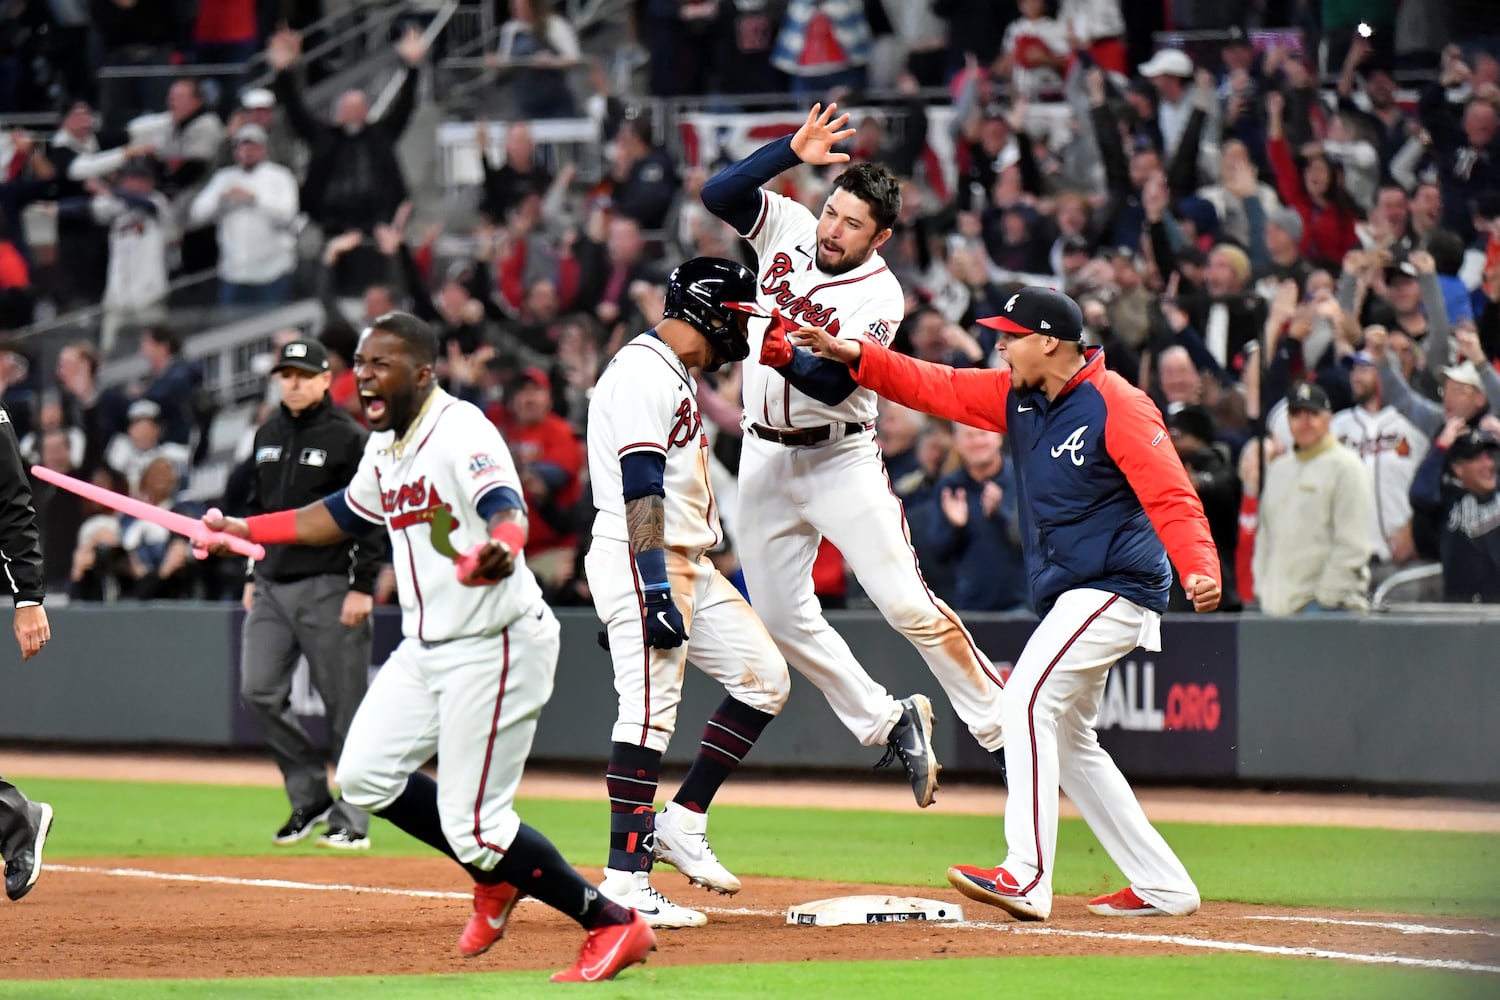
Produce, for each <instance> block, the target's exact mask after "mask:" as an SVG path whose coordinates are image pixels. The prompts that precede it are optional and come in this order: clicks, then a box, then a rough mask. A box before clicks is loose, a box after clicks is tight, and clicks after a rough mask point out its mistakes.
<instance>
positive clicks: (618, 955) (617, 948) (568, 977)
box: [552, 910, 656, 983]
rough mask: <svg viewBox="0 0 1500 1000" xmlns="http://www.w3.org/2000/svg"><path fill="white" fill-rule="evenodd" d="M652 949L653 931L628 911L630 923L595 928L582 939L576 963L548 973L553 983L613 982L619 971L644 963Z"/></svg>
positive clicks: (637, 916)
mask: <svg viewBox="0 0 1500 1000" xmlns="http://www.w3.org/2000/svg"><path fill="white" fill-rule="evenodd" d="M655 950H656V932H655V931H653V930H652V929H651V925H650V924H648V923H646V918H645V917H643V916H641V915H640V914H639V913H637V912H635V911H634V910H632V911H631V912H630V923H628V924H610V925H609V926H607V927H595V928H594V929H593V930H591V931H589V936H588V937H586V938H584V940H583V947H582V948H580V949H579V951H578V961H577V962H575V963H573V967H572V968H570V969H564V970H562V971H561V972H554V973H553V974H552V981H553V982H554V983H597V982H601V981H603V980H605V979H613V978H614V977H615V976H616V975H618V974H619V973H620V970H621V969H628V968H629V967H630V966H632V965H635V964H636V963H638V962H640V963H643V962H645V961H646V956H647V955H649V954H651V953H652V952H653V951H655Z"/></svg>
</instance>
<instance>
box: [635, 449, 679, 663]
mask: <svg viewBox="0 0 1500 1000" xmlns="http://www.w3.org/2000/svg"><path fill="white" fill-rule="evenodd" d="M666 466H667V460H666V457H665V456H664V455H661V454H659V453H657V452H653V451H637V452H632V453H631V454H629V455H626V456H625V457H624V458H622V459H620V479H621V483H622V485H623V487H624V491H623V492H624V496H625V525H626V530H627V531H628V532H629V534H630V554H631V556H632V557H634V559H635V570H636V577H637V579H638V580H639V586H640V593H641V625H642V630H643V632H644V640H645V643H646V645H648V646H651V647H653V648H656V649H673V648H675V647H677V646H680V645H682V643H683V642H684V641H685V640H686V639H687V627H686V625H685V624H684V623H683V620H682V612H680V611H679V610H678V609H677V605H676V603H675V602H674V601H673V600H672V584H671V581H669V580H668V579H667V553H666V549H665V545H666V490H665V489H664V487H663V486H662V477H663V476H664V474H665V472H666Z"/></svg>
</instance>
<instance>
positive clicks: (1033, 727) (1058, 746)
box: [1004, 588, 1199, 914]
mask: <svg viewBox="0 0 1500 1000" xmlns="http://www.w3.org/2000/svg"><path fill="white" fill-rule="evenodd" d="M1137 646H1143V647H1145V648H1146V649H1149V650H1153V651H1156V650H1160V649H1161V616H1160V615H1158V614H1157V613H1156V612H1154V611H1150V610H1148V609H1146V608H1143V607H1141V606H1140V605H1139V604H1135V603H1133V602H1131V601H1127V600H1126V599H1125V598H1123V597H1120V596H1119V595H1118V594H1111V593H1108V592H1106V591H1103V590H1094V589H1090V588H1080V589H1077V590H1069V591H1067V592H1065V593H1064V594H1063V595H1062V596H1061V597H1059V598H1058V599H1057V603H1056V604H1054V605H1053V606H1052V610H1051V611H1049V612H1047V616H1046V617H1045V618H1043V619H1042V622H1041V624H1040V625H1038V626H1037V629H1036V631H1035V632H1033V633H1032V634H1031V638H1030V639H1029V640H1028V641H1027V643H1026V648H1025V650H1023V651H1022V653H1021V658H1020V659H1019V660H1018V661H1017V662H1016V666H1015V669H1014V670H1012V671H1011V675H1010V679H1009V680H1008V681H1007V683H1006V686H1005V699H1004V701H1005V731H1006V733H1007V734H1008V736H1009V737H1010V738H1009V739H1008V740H1007V741H1006V744H1005V773H1006V778H1007V781H1008V783H1009V785H1010V795H1009V799H1008V800H1007V801H1006V804H1005V843H1006V850H1007V853H1006V857H1005V864H1004V867H1005V870H1006V871H1008V872H1010V874H1011V875H1012V876H1013V877H1014V878H1015V879H1016V882H1017V883H1018V884H1019V885H1020V886H1021V887H1022V890H1023V894H1024V895H1025V896H1026V897H1027V899H1028V900H1030V901H1031V902H1032V903H1034V904H1035V905H1036V906H1037V908H1038V909H1040V910H1041V911H1042V912H1043V913H1048V912H1050V911H1051V909H1052V872H1053V869H1054V867H1055V859H1056V853H1057V793H1058V787H1059V785H1060V786H1061V788H1062V790H1063V791H1064V792H1066V793H1067V794H1068V798H1069V799H1070V800H1072V802H1073V804H1074V805H1076V806H1077V807H1078V811H1079V812H1080V813H1081V814H1082V815H1083V819H1084V821H1085V822H1086V823H1088V825H1089V829H1091V830H1093V831H1094V835H1095V836H1096V837H1098V838H1099V843H1100V844H1101V845H1103V847H1104V850H1105V852H1106V853H1108V854H1109V857H1110V859H1111V860H1112V861H1114V863H1115V864H1116V865H1118V866H1119V867H1120V871H1121V872H1123V873H1124V874H1125V877H1126V878H1128V879H1129V880H1130V884H1131V886H1132V887H1133V888H1134V889H1135V891H1136V893H1137V894H1138V895H1139V896H1140V897H1141V898H1142V899H1143V900H1145V901H1146V902H1148V903H1150V904H1151V905H1153V906H1155V907H1157V908H1158V909H1161V910H1165V911H1166V912H1167V913H1173V914H1183V913H1191V912H1193V911H1194V910H1196V909H1197V908H1198V904H1199V899H1198V889H1197V887H1196V886H1195V885H1194V884H1193V880H1192V879H1191V878H1190V877H1189V876H1188V873H1187V869H1186V868H1184V867H1183V865H1182V862H1181V861H1179V860H1178V859H1177V855H1176V854H1173V853H1172V849H1171V848H1170V847H1168V846H1167V842H1166V841H1165V840H1164V839H1162V835H1161V834H1160V833H1158V832H1157V831H1156V828H1155V827H1153V826H1152V825H1151V822H1150V820H1148V819H1146V814H1145V812H1144V811H1143V810H1142V809H1141V804H1140V803H1139V802H1137V801H1136V798H1135V793H1134V792H1132V791H1131V790H1130V785H1129V783H1128V782H1126V780H1125V776H1124V775H1123V774H1121V773H1120V769H1119V768H1118V767H1116V766H1115V762H1114V760H1113V759H1112V758H1111V757H1110V756H1109V754H1108V753H1107V752H1105V750H1104V748H1103V747H1101V746H1100V745H1099V737H1098V734H1096V733H1095V732H1094V722H1095V720H1096V719H1098V717H1099V703H1100V701H1101V699H1103V697H1104V689H1105V683H1106V681H1107V680H1108V678H1109V668H1110V667H1111V666H1113V665H1114V663H1115V661H1117V660H1119V659H1120V657H1122V656H1124V655H1126V654H1127V653H1129V652H1130V651H1131V650H1133V649H1135V648H1136V647H1137Z"/></svg>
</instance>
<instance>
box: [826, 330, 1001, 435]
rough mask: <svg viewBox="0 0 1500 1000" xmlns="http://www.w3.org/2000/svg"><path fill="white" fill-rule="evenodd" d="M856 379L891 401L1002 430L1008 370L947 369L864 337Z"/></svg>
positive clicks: (960, 421)
mask: <svg viewBox="0 0 1500 1000" xmlns="http://www.w3.org/2000/svg"><path fill="white" fill-rule="evenodd" d="M861 343H862V344H863V345H864V348H863V350H862V351H861V352H860V356H859V360H858V361H857V362H855V364H854V365H852V366H851V367H850V371H851V372H852V373H853V375H854V380H855V381H856V382H858V383H859V384H860V385H862V386H864V387H865V388H867V389H873V390H875V392H876V393H877V394H879V395H881V396H884V397H885V398H886V399H889V400H890V401H891V402H893V403H900V404H901V405H902V406H909V407H911V408H912V409H914V410H921V411H922V412H923V413H930V414H932V415H933V416H935V417H943V418H944V419H947V420H952V421H954V422H956V423H960V424H968V425H969V426H970V427H979V428H982V429H983V430H987V431H999V432H1000V433H1001V434H1004V433H1005V419H1006V415H1005V401H1006V397H1008V396H1009V395H1010V369H1009V368H1007V369H1005V370H1004V371H993V370H991V369H988V368H950V367H948V366H947V365H935V364H932V363H931V362H928V361H918V360H917V359H916V358H908V357H907V356H906V355H904V354H897V353H896V352H895V351H892V350H890V349H888V348H885V347H881V346H880V345H879V344H876V343H875V342H874V341H870V340H862V341H861Z"/></svg>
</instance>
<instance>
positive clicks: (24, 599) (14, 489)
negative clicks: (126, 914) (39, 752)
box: [0, 406, 52, 899]
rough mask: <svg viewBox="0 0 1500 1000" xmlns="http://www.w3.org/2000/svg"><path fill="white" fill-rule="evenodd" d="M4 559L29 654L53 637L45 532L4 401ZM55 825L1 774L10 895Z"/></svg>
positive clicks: (0, 843)
mask: <svg viewBox="0 0 1500 1000" xmlns="http://www.w3.org/2000/svg"><path fill="white" fill-rule="evenodd" d="M0 561H3V562H4V564H5V581H6V583H8V584H9V585H10V590H11V595H12V597H13V598H14V599H15V604H16V616H15V625H14V628H15V633H16V644H17V645H18V646H19V647H20V649H21V659H23V660H29V659H31V658H32V657H33V656H35V655H36V654H38V653H40V652H41V651H42V650H43V648H45V647H46V645H47V642H48V640H50V639H51V638H52V627H51V626H50V625H49V624H48V623H47V612H46V610H45V609H44V608H43V607H42V598H43V595H44V593H45V585H44V583H43V580H42V546H41V535H40V534H39V533H38V532H37V527H36V508H34V507H32V505H31V481H30V480H29V479H27V478H26V467H25V466H24V465H23V464H22V463H21V443H20V442H19V441H18V440H17V439H16V427H15V424H13V423H11V420H10V413H9V412H8V411H7V410H6V409H5V408H4V407H3V406H0ZM51 829H52V807H51V806H50V805H48V804H47V803H45V802H33V801H32V800H31V799H29V798H27V797H26V793H25V792H23V791H21V790H20V789H19V788H17V787H16V786H15V785H13V784H11V783H10V782H9V781H6V780H5V779H4V778H0V857H3V858H4V860H5V895H6V896H8V897H9V898H11V899H20V898H21V897H22V896H24V895H26V894H27V893H28V892H30V891H31V887H32V886H34V885H36V880H37V878H38V877H39V876H40V875H41V874H42V847H43V846H44V845H45V844H46V843H47V834H48V833H49V832H50V831H51Z"/></svg>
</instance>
